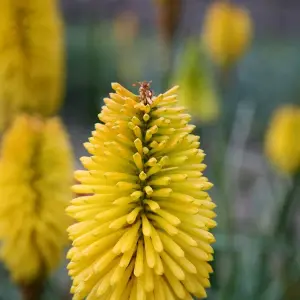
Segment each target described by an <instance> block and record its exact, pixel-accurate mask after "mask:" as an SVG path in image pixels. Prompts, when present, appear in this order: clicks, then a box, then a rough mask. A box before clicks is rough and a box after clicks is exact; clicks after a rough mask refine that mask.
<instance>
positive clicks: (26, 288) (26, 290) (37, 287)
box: [20, 279, 44, 300]
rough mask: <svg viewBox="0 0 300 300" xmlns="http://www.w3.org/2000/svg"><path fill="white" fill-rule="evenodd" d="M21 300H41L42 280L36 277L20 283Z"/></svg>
mask: <svg viewBox="0 0 300 300" xmlns="http://www.w3.org/2000/svg"><path fill="white" fill-rule="evenodd" d="M20 290H21V294H22V300H41V299H42V294H43V290H44V280H43V279H38V280H36V281H34V282H32V283H26V284H20Z"/></svg>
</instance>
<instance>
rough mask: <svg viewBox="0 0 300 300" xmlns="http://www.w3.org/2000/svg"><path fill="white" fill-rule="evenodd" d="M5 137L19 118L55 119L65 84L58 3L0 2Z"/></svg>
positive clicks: (0, 123) (0, 102)
mask: <svg viewBox="0 0 300 300" xmlns="http://www.w3.org/2000/svg"><path fill="white" fill-rule="evenodd" d="M0 11H1V18H0V131H1V130H2V129H3V128H4V127H5V126H7V125H8V124H9V122H10V121H11V120H12V118H13V117H15V116H16V114H17V113H19V112H29V113H38V114H41V115H43V116H52V115H54V114H55V113H56V112H57V110H58V109H59V108H60V105H61V102H62V98H63V97H62V96H63V89H64V87H63V83H64V63H63V62H64V45H63V23H62V18H61V14H60V10H59V7H58V1H57V0H43V1H40V0H28V1H23V0H21V1H19V0H1V1H0Z"/></svg>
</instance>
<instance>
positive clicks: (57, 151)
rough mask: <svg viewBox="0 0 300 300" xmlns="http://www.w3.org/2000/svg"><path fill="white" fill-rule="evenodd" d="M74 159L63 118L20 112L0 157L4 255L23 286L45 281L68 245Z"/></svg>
mask: <svg viewBox="0 0 300 300" xmlns="http://www.w3.org/2000/svg"><path fill="white" fill-rule="evenodd" d="M72 165H73V159H72V152H71V148H70V145H69V141H68V138H67V136H66V133H65V131H64V128H63V126H62V124H61V122H60V120H59V119H58V118H51V119H49V120H47V121H44V120H42V119H40V118H37V117H32V116H26V115H21V116H18V117H17V118H16V119H15V121H14V123H13V124H12V127H10V128H9V130H7V131H6V133H5V135H4V137H3V140H2V146H1V160H0V170H1V172H0V199H1V201H0V242H1V247H0V250H1V259H2V260H3V262H4V263H5V265H6V267H7V268H8V270H9V271H10V274H11V276H12V278H13V280H14V281H15V282H17V283H18V284H24V285H26V286H27V285H30V284H31V283H32V282H35V281H37V280H41V279H44V276H47V275H48V274H49V273H50V272H51V271H52V270H53V269H55V268H56V266H57V264H58V263H59V261H60V259H61V256H62V251H63V248H64V246H65V245H66V244H67V243H68V236H67V234H66V228H67V227H68V226H69V225H70V217H68V216H66V215H65V207H66V206H67V203H68V202H69V201H70V199H71V197H72V194H71V191H70V184H71V182H72V171H73V168H72Z"/></svg>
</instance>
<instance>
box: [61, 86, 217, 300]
mask: <svg viewBox="0 0 300 300" xmlns="http://www.w3.org/2000/svg"><path fill="white" fill-rule="evenodd" d="M112 88H113V89H114V90H115V92H114V93H111V94H110V98H105V99H104V102H105V104H106V105H105V106H104V107H103V108H102V111H101V113H100V114H99V118H100V120H101V121H102V122H103V123H102V124H96V126H95V131H93V132H92V137H91V138H90V139H89V142H88V143H86V144H85V147H86V149H87V150H88V152H89V153H90V154H91V156H90V157H82V158H81V161H82V164H83V166H84V167H85V168H86V170H85V171H83V170H80V171H77V172H76V173H75V175H76V179H77V180H78V181H79V182H81V184H78V185H75V186H74V187H73V190H74V192H76V193H77V194H82V195H85V194H91V195H88V196H81V197H78V198H75V199H73V200H72V202H71V205H70V206H69V207H68V208H67V212H68V213H69V214H70V215H71V216H72V217H73V218H74V219H75V220H76V222H75V224H73V225H72V226H70V227H69V229H68V232H69V235H70V238H71V239H72V241H73V247H72V248H71V249H70V251H69V253H68V258H69V259H70V260H71V261H70V263H69V265H68V269H69V274H70V276H71V277H72V279H73V285H72V288H71V292H72V293H73V294H74V298H73V299H76V300H79V299H87V300H93V299H110V300H117V299H120V300H121V299H122V300H127V299H128V300H135V299H136V300H143V299H144V300H148V299H149V300H150V299H159V300H163V299H168V300H172V299H192V296H191V295H195V296H197V297H200V298H202V297H205V296H206V292H205V288H207V287H209V286H210V283H209V274H210V273H211V272H212V268H211V266H210V264H209V261H211V260H212V259H213V256H212V253H213V249H212V247H211V245H210V244H211V243H213V242H214V241H215V239H214V237H213V235H212V234H211V233H210V232H209V230H210V229H211V228H213V227H215V226H216V222H215V221H214V220H213V218H214V217H215V213H214V212H213V209H214V208H215V204H214V203H213V202H212V200H211V198H210V197H209V195H208V193H207V190H208V189H210V188H211V187H212V184H211V183H210V182H209V181H208V179H207V178H206V177H204V176H203V175H202V172H203V170H204V169H205V167H206V166H205V165H204V164H203V163H202V161H203V158H204V153H203V151H202V150H200V149H199V145H200V143H199V137H198V136H196V135H194V134H192V131H193V130H194V128H195V126H193V125H190V124H189V121H190V119H191V118H190V115H189V114H187V113H186V112H185V109H184V107H181V106H177V95H176V91H177V89H178V87H177V86H175V87H173V88H172V89H170V90H169V91H167V92H166V93H164V94H160V95H158V96H157V97H154V96H153V93H152V91H151V90H150V84H149V83H146V82H143V83H141V86H140V94H139V95H135V94H133V93H132V92H130V91H129V90H127V89H125V88H124V87H122V86H121V85H120V84H118V83H113V84H112Z"/></svg>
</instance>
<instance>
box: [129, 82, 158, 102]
mask: <svg viewBox="0 0 300 300" xmlns="http://www.w3.org/2000/svg"><path fill="white" fill-rule="evenodd" d="M151 83H152V80H151V81H139V82H137V83H134V84H133V85H132V86H138V85H139V86H140V88H139V93H140V99H141V101H143V102H144V104H145V105H147V104H150V105H151V104H152V102H153V100H152V97H153V95H154V93H153V91H152V90H151V89H150V86H151Z"/></svg>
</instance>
